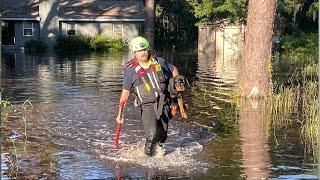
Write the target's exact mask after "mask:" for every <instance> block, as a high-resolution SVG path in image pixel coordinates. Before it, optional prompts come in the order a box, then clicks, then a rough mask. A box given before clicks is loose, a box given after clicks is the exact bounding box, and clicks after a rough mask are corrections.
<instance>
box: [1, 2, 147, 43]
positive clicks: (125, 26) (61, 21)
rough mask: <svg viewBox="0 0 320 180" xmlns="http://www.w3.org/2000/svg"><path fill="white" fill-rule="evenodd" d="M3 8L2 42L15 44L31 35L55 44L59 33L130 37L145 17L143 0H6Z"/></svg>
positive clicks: (134, 33) (139, 28)
mask: <svg viewBox="0 0 320 180" xmlns="http://www.w3.org/2000/svg"><path fill="white" fill-rule="evenodd" d="M1 12H2V16H1V27H2V46H3V47H13V48H21V47H23V46H24V43H25V42H26V41H28V40H30V39H35V40H42V41H44V42H45V43H46V44H47V45H48V46H49V47H53V45H54V44H55V41H56V39H57V37H58V36H59V35H67V36H75V35H80V34H83V35H90V36H94V35H97V34H105V35H108V36H111V37H121V38H125V39H130V38H132V37H134V36H136V35H138V34H140V33H141V32H142V31H143V24H144V21H145V10H144V4H143V1H139V0H135V1H134V0H131V1H129V0H127V1H125V0H123V1H116V0H114V1H112V0H2V6H1Z"/></svg>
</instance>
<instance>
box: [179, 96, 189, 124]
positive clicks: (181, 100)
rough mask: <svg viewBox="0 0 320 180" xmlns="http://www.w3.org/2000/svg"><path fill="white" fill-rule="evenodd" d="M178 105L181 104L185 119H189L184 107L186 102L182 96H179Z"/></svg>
mask: <svg viewBox="0 0 320 180" xmlns="http://www.w3.org/2000/svg"><path fill="white" fill-rule="evenodd" d="M178 105H179V109H180V114H181V117H182V118H183V119H184V121H186V119H188V115H187V113H186V111H185V109H184V102H183V99H182V97H179V98H178Z"/></svg>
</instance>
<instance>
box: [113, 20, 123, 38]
mask: <svg viewBox="0 0 320 180" xmlns="http://www.w3.org/2000/svg"><path fill="white" fill-rule="evenodd" d="M122 35H123V24H119V23H114V24H113V37H120V38H122Z"/></svg>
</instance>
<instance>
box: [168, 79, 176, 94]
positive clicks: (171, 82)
mask: <svg viewBox="0 0 320 180" xmlns="http://www.w3.org/2000/svg"><path fill="white" fill-rule="evenodd" d="M174 84H175V78H174V77H171V78H170V79H169V85H168V91H169V93H170V94H176V93H177V91H176V90H175V86H174Z"/></svg>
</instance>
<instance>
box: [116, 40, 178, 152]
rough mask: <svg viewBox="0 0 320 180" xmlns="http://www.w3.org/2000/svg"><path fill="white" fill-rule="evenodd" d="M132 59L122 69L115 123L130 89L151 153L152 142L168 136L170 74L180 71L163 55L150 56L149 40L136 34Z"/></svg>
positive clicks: (121, 116) (158, 142) (160, 143)
mask: <svg viewBox="0 0 320 180" xmlns="http://www.w3.org/2000/svg"><path fill="white" fill-rule="evenodd" d="M129 47H130V50H131V51H132V52H133V59H132V60H131V61H130V62H128V64H127V65H126V67H125V69H124V77H123V86H122V92H121V97H120V102H119V113H118V116H117V118H116V121H117V123H120V124H121V123H123V122H122V120H123V108H124V106H125V105H126V103H127V101H128V97H129V95H130V93H131V92H133V94H134V96H135V98H136V99H135V106H138V107H139V108H140V110H141V119H142V123H143V127H144V130H145V133H146V144H145V147H144V152H145V154H147V155H149V156H152V155H154V151H155V146H156V144H158V145H159V146H162V144H163V143H164V142H165V140H166V139H167V131H168V120H169V93H168V91H167V85H168V83H167V82H168V81H169V78H171V77H172V76H173V77H176V76H178V75H179V72H178V70H177V68H176V67H174V66H173V65H172V64H169V63H167V62H166V61H165V60H164V59H163V58H160V57H158V58H157V57H153V56H151V54H150V51H149V42H148V41H147V40H146V39H145V38H143V37H139V36H138V37H135V38H133V39H132V40H131V42H130V44H129Z"/></svg>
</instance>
